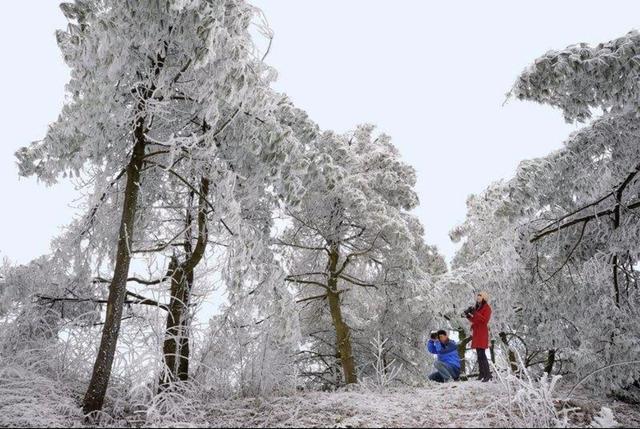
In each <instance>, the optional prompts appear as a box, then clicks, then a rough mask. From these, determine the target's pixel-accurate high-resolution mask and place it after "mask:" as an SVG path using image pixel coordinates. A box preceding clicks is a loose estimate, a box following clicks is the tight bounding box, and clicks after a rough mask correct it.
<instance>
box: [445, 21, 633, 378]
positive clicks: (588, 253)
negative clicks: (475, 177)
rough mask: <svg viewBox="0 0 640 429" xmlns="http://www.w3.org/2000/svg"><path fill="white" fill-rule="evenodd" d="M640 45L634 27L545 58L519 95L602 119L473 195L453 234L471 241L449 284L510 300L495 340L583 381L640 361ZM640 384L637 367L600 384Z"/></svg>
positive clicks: (498, 314)
mask: <svg viewBox="0 0 640 429" xmlns="http://www.w3.org/2000/svg"><path fill="white" fill-rule="evenodd" d="M637 50H640V39H639V37H638V34H637V33H636V32H632V33H629V34H628V35H627V36H625V37H623V38H620V39H616V40H614V41H612V42H609V43H605V44H600V45H598V46H595V47H591V46H587V45H584V44H581V45H577V46H571V47H569V48H567V49H566V50H563V51H559V52H558V51H551V52H549V53H547V54H546V55H544V56H543V57H541V58H539V59H538V60H536V61H535V62H534V64H532V65H531V66H530V67H529V68H528V69H527V70H526V71H525V72H524V73H523V74H522V75H521V76H520V78H519V79H518V81H517V82H516V84H515V86H514V88H513V90H512V94H513V95H514V96H516V97H518V98H520V99H530V100H534V101H538V102H542V103H547V104H551V105H553V106H557V107H560V108H561V109H562V111H563V112H564V114H565V117H566V118H567V119H568V120H584V119H587V118H590V117H591V116H592V115H593V114H594V112H595V111H597V110H598V111H600V112H601V114H599V116H598V117H597V118H596V119H594V120H593V121H592V122H590V123H589V124H588V125H586V126H585V127H584V128H582V129H580V130H578V131H576V132H575V133H573V134H572V135H571V136H570V137H569V138H568V139H567V141H566V142H565V144H564V146H563V147H562V148H561V149H559V150H557V151H555V152H553V153H551V154H549V155H547V156H545V157H542V158H538V159H533V160H527V161H523V162H522V163H521V164H520V166H519V167H518V169H517V172H516V174H515V177H513V178H512V179H510V180H506V181H501V182H497V183H494V184H492V185H491V186H490V187H489V188H487V190H486V191H485V192H483V193H482V194H480V195H477V196H472V197H471V198H470V199H469V200H468V202H467V206H468V212H467V219H466V221H465V222H464V223H463V224H462V225H460V226H459V227H457V228H456V229H455V230H454V231H452V238H453V239H454V240H461V241H462V247H461V249H460V251H459V252H458V254H457V255H456V257H455V260H454V263H453V267H454V272H453V273H452V277H453V279H458V280H451V279H449V280H447V282H452V283H455V282H456V281H457V282H458V284H459V285H461V286H459V287H454V288H452V290H453V292H452V293H453V296H454V297H455V296H456V295H457V296H458V297H459V296H460V294H462V293H463V292H462V291H463V290H464V291H465V293H470V292H471V290H473V289H475V290H479V289H487V290H489V292H490V294H492V295H493V296H496V297H499V299H495V300H494V301H493V305H494V307H495V311H494V315H495V317H494V321H493V326H492V329H493V332H494V338H495V339H496V340H497V341H498V342H499V343H501V342H503V341H501V339H502V340H506V341H507V342H508V343H509V344H510V347H512V348H516V349H519V350H520V351H521V352H522V353H523V355H525V356H526V358H525V359H526V363H527V364H530V365H535V364H541V366H540V367H541V368H542V366H546V365H547V364H551V365H552V367H551V368H552V369H553V370H554V371H557V372H560V373H566V374H572V375H578V376H581V375H582V374H587V373H589V372H590V371H593V370H595V369H597V368H601V367H605V366H607V365H610V364H617V363H621V362H625V361H633V360H637V358H638V356H639V355H640V342H639V338H640V324H639V323H638V320H640V318H639V316H640V313H638V308H639V306H638V304H639V303H640V293H639V291H638V283H637V276H638V272H637V261H638V259H639V258H640V248H639V247H638V239H639V238H640V236H639V234H640V222H639V221H638V212H637V208H638V207H640V204H638V199H637V195H638V190H639V189H640V182H639V181H638V172H639V170H638V167H639V166H640V152H639V151H638V148H639V147H640V146H639V144H638V143H639V142H638V113H640V112H638V106H637V104H636V103H637V100H638V95H640V94H639V93H638V88H637V79H636V76H635V74H636V71H635V69H636V68H637V67H638V65H637V58H635V53H634V52H635V51H637ZM447 282H445V284H446V283H447ZM465 285H466V286H465ZM498 333H503V335H505V336H504V337H499V336H498V335H496V334H498ZM553 364H555V365H553ZM639 377H640V367H639V366H637V365H628V366H627V368H626V369H625V370H624V371H601V372H598V373H597V375H594V376H593V377H591V378H590V380H589V382H590V384H591V385H592V386H593V385H596V386H600V387H603V388H606V389H615V388H618V387H624V386H629V385H631V384H633V383H634V382H636V381H637V380H638V378H639Z"/></svg>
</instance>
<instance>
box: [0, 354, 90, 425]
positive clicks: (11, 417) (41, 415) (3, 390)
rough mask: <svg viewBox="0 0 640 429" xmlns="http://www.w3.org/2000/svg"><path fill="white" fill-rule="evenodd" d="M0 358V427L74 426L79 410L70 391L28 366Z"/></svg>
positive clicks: (79, 413)
mask: <svg viewBox="0 0 640 429" xmlns="http://www.w3.org/2000/svg"><path fill="white" fill-rule="evenodd" d="M3 363H5V362H0V427H69V426H71V427H77V426H80V425H81V424H82V410H81V409H80V408H79V407H78V404H77V400H76V398H74V395H73V392H71V391H70V390H69V389H68V388H66V387H65V386H64V385H63V384H61V383H60V382H57V381H55V380H51V379H49V378H46V377H44V376H42V375H39V374H38V373H37V372H35V371H33V370H32V368H28V367H27V368H25V367H16V366H13V365H2V364H3Z"/></svg>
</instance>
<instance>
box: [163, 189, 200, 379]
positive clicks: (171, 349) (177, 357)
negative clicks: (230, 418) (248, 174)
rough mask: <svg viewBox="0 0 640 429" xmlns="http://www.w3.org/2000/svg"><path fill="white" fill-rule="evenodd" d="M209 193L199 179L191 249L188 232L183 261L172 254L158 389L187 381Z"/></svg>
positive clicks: (188, 216) (189, 220) (190, 220)
mask: <svg viewBox="0 0 640 429" xmlns="http://www.w3.org/2000/svg"><path fill="white" fill-rule="evenodd" d="M208 194H209V179H208V178H206V177H203V178H201V180H200V191H199V196H200V198H199V203H198V240H197V243H196V246H195V248H194V249H192V245H191V235H190V233H187V237H186V244H185V249H184V250H185V254H186V258H185V261H184V262H182V263H179V262H178V260H177V258H175V257H174V258H172V262H171V263H172V264H173V266H174V267H175V269H174V270H172V274H171V300H170V302H169V311H168V312H167V324H166V331H165V340H164V344H163V348H162V351H163V354H164V360H165V365H166V370H167V371H166V373H165V374H163V377H162V378H161V379H160V384H159V387H160V389H163V388H166V387H167V386H168V385H169V384H170V383H173V382H175V381H187V380H188V379H189V359H190V352H191V347H190V342H189V325H190V321H189V317H188V313H189V304H190V300H191V290H192V288H193V284H194V281H195V278H194V270H195V267H196V266H197V265H198V264H199V263H200V261H201V260H202V258H203V256H204V253H205V250H206V246H207V240H208V233H207V215H206V212H207V201H206V198H207V196H208ZM186 222H187V226H190V225H191V223H192V216H191V207H188V209H187V221H186Z"/></svg>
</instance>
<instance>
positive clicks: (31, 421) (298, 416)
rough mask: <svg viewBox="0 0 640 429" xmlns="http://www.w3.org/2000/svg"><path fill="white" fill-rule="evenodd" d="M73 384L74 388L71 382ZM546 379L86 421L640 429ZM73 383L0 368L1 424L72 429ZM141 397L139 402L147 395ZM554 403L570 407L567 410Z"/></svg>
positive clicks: (149, 406) (221, 404)
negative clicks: (71, 387)
mask: <svg viewBox="0 0 640 429" xmlns="http://www.w3.org/2000/svg"><path fill="white" fill-rule="evenodd" d="M77 387H78V388H79V387H80V386H77ZM566 392H567V389H566V388H564V387H562V386H554V385H553V384H552V383H551V384H550V383H548V382H546V381H545V382H540V381H534V382H526V381H522V380H520V379H516V378H515V377H511V378H510V379H506V380H505V379H502V380H501V381H499V382H491V383H480V382H477V381H468V382H456V383H449V384H444V385H443V384H427V385H425V386H422V387H398V388H387V389H376V388H373V387H364V386H356V387H354V388H349V389H343V390H339V391H337V392H298V393H296V394H292V395H288V396H286V395H285V396H273V397H267V398H243V399H227V400H222V399H216V398H214V397H212V396H210V395H208V394H206V393H203V392H202V391H201V390H199V389H192V390H186V391H182V392H165V393H163V394H162V395H157V396H155V397H153V398H151V397H149V396H148V395H144V394H142V395H136V394H132V395H131V396H126V397H114V396H112V397H111V398H110V399H109V401H108V403H107V404H105V412H104V413H103V414H101V415H99V419H98V420H97V421H94V422H93V424H94V425H98V426H114V427H158V426H162V427H211V426H212V427H514V426H515V427H548V426H560V427H564V426H569V427H614V426H617V425H620V426H624V427H640V407H638V406H637V405H636V406H634V405H630V404H627V403H622V402H617V401H614V400H611V399H608V398H604V397H602V398H595V397H594V396H593V394H591V393H588V392H587V391H577V392H574V394H573V395H572V396H571V398H570V399H569V400H564V399H562V398H565V397H566ZM81 397H82V396H81V389H80V388H79V389H69V388H65V387H64V384H61V383H60V382H56V381H53V380H50V379H47V378H44V377H42V376H39V375H37V374H34V373H33V372H28V371H20V370H16V369H13V370H7V369H6V368H5V370H0V427H12V426H13V427H24V426H37V427H45V426H49V427H61V426H68V427H80V426H84V425H87V424H89V422H87V421H85V420H84V418H83V416H82V412H81V410H80V408H79V404H80V399H81ZM145 397H146V399H145ZM561 409H564V410H568V411H566V412H563V411H560V410H561Z"/></svg>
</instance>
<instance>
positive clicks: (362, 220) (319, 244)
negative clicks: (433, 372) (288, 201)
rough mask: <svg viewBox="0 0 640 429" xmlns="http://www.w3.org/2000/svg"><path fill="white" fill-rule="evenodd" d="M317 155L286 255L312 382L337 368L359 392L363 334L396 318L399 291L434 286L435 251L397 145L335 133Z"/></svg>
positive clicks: (363, 132) (316, 148)
mask: <svg viewBox="0 0 640 429" xmlns="http://www.w3.org/2000/svg"><path fill="white" fill-rule="evenodd" d="M311 147H312V152H311V155H310V156H309V162H308V169H307V172H306V174H305V176H304V178H303V186H304V188H305V193H304V196H303V198H302V199H301V201H300V202H299V203H298V204H296V205H295V206H288V207H285V208H284V210H283V212H284V216H285V219H286V222H287V223H288V224H287V228H286V230H285V231H284V232H283V233H282V234H280V235H279V236H278V237H277V238H276V245H277V247H278V248H279V250H280V255H281V258H282V261H283V262H284V264H285V266H286V271H287V273H288V275H287V278H286V280H287V281H288V282H289V283H290V284H291V285H294V286H295V287H296V296H297V302H298V303H299V304H300V305H301V306H303V310H302V311H303V314H302V315H301V318H302V319H301V323H302V325H303V327H302V330H303V332H302V335H303V338H302V340H303V343H305V344H304V345H303V346H304V350H303V354H305V353H306V354H308V355H309V356H308V357H309V359H308V360H309V361H310V362H312V363H310V364H308V365H307V368H311V369H310V370H309V371H308V375H311V376H314V377H319V378H323V377H325V375H324V374H320V372H319V371H317V370H316V369H315V368H316V367H317V366H318V365H321V366H324V368H325V370H329V371H331V368H332V367H333V363H334V362H336V358H337V362H339V365H340V367H341V369H342V371H341V372H342V374H343V377H344V382H346V383H355V382H356V381H357V359H356V358H355V355H354V341H353V339H354V337H355V336H356V335H354V330H353V328H354V325H359V326H362V325H366V323H364V321H365V318H377V317H384V316H383V315H380V314H375V313H373V311H376V310H380V311H384V312H386V313H385V314H387V315H388V314H389V309H390V308H391V307H392V306H393V305H394V304H395V301H394V300H395V299H396V298H397V299H399V296H400V294H399V293H398V292H397V291H398V290H401V289H402V288H410V287H415V286H417V285H419V284H420V283H425V282H427V281H428V275H427V274H428V273H429V269H430V267H429V263H430V262H433V261H432V260H430V259H429V256H428V255H432V253H433V250H432V249H427V246H425V244H424V242H423V236H422V233H423V231H422V227H421V226H420V224H419V222H418V221H417V220H416V219H415V218H414V217H413V216H412V215H410V214H409V213H408V211H409V210H411V209H413V208H414V207H415V206H416V205H417V203H418V199H417V196H416V194H415V191H414V190H413V186H414V185H415V172H414V170H413V168H412V167H410V166H409V165H407V164H405V163H403V162H402V161H401V160H400V155H399V153H398V150H397V149H396V148H395V147H394V146H393V145H392V143H391V140H390V138H389V137H388V136H386V135H384V134H380V135H377V136H375V135H374V133H373V127H372V126H368V125H366V126H360V127H358V128H357V129H356V130H355V131H354V132H352V133H348V134H345V135H338V134H335V133H332V132H325V133H323V134H321V135H320V136H319V137H318V138H317V139H316V140H315V141H313V143H312V144H311ZM436 259H437V258H436ZM385 295H386V297H387V298H390V297H391V296H393V297H394V298H390V299H389V300H390V301H391V303H389V305H388V306H387V307H386V309H383V308H381V307H380V306H376V305H375V304H374V303H375V302H376V301H377V300H378V299H380V300H382V304H381V305H382V306H383V307H385V306H386V305H387V303H385V302H384V299H385V298H384V297H385ZM374 296H376V297H378V298H373V297H374ZM356 307H357V308H356ZM361 318H362V319H361ZM380 323H381V325H384V323H385V322H384V321H382V322H380ZM359 326H358V327H359ZM378 326H380V325H378ZM387 330H388V331H391V332H393V333H394V335H397V334H398V332H397V331H396V330H394V329H392V328H391V329H389V327H387ZM369 340H370V338H369V339H367V341H366V344H367V347H368V346H369V344H368V343H369ZM325 372H326V371H325ZM335 375H336V374H335V373H334V376H335Z"/></svg>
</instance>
